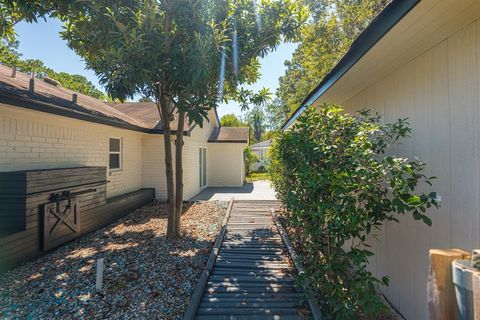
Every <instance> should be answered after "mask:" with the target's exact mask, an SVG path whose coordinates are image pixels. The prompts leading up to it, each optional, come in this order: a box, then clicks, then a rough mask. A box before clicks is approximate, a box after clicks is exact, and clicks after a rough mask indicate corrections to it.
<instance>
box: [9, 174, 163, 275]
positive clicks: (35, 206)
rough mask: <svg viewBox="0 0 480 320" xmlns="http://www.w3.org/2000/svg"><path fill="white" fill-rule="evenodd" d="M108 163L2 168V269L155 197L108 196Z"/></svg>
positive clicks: (150, 191)
mask: <svg viewBox="0 0 480 320" xmlns="http://www.w3.org/2000/svg"><path fill="white" fill-rule="evenodd" d="M106 173H107V170H106V168H105V167H80V168H66V169H49V170H31V171H16V172H1V173H0V271H1V270H5V269H8V268H10V267H12V266H15V265H17V264H18V263H20V262H22V261H26V260H28V259H31V258H33V257H35V256H38V255H40V254H42V253H44V252H46V251H48V250H51V249H53V248H55V247H58V246H59V245H61V244H63V243H65V242H67V241H70V240H72V239H75V238H77V237H79V236H81V235H82V234H85V233H87V232H91V231H93V230H96V229H98V228H100V227H102V226H104V225H106V224H108V223H110V222H112V221H114V220H115V219H117V218H119V217H121V216H123V215H125V214H127V213H129V212H130V211H131V210H134V209H136V208H138V207H140V206H142V205H144V204H146V203H148V202H150V201H152V200H153V197H154V192H153V189H142V190H139V191H136V192H132V193H129V194H126V195H122V196H120V197H115V198H112V199H107V198H106V195H107V193H106V186H107V179H106Z"/></svg>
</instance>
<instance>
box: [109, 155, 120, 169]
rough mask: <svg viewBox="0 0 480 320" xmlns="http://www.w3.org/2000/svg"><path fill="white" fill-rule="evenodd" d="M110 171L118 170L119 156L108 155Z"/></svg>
mask: <svg viewBox="0 0 480 320" xmlns="http://www.w3.org/2000/svg"><path fill="white" fill-rule="evenodd" d="M110 169H120V155H119V154H110Z"/></svg>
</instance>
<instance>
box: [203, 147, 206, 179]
mask: <svg viewBox="0 0 480 320" xmlns="http://www.w3.org/2000/svg"><path fill="white" fill-rule="evenodd" d="M203 185H204V186H205V185H207V149H203Z"/></svg>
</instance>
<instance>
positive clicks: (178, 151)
mask: <svg viewBox="0 0 480 320" xmlns="http://www.w3.org/2000/svg"><path fill="white" fill-rule="evenodd" d="M184 127H185V112H184V111H180V112H178V125H177V139H176V142H175V218H176V221H175V232H176V236H177V237H180V236H181V233H180V221H181V219H182V210H183V144H184V143H183V130H184Z"/></svg>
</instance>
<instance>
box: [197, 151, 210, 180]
mask: <svg viewBox="0 0 480 320" xmlns="http://www.w3.org/2000/svg"><path fill="white" fill-rule="evenodd" d="M198 151H199V157H198V160H199V161H198V165H199V170H198V173H199V185H200V189H202V188H206V187H207V185H208V176H207V170H208V168H207V167H208V165H207V147H199V148H198Z"/></svg>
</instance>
